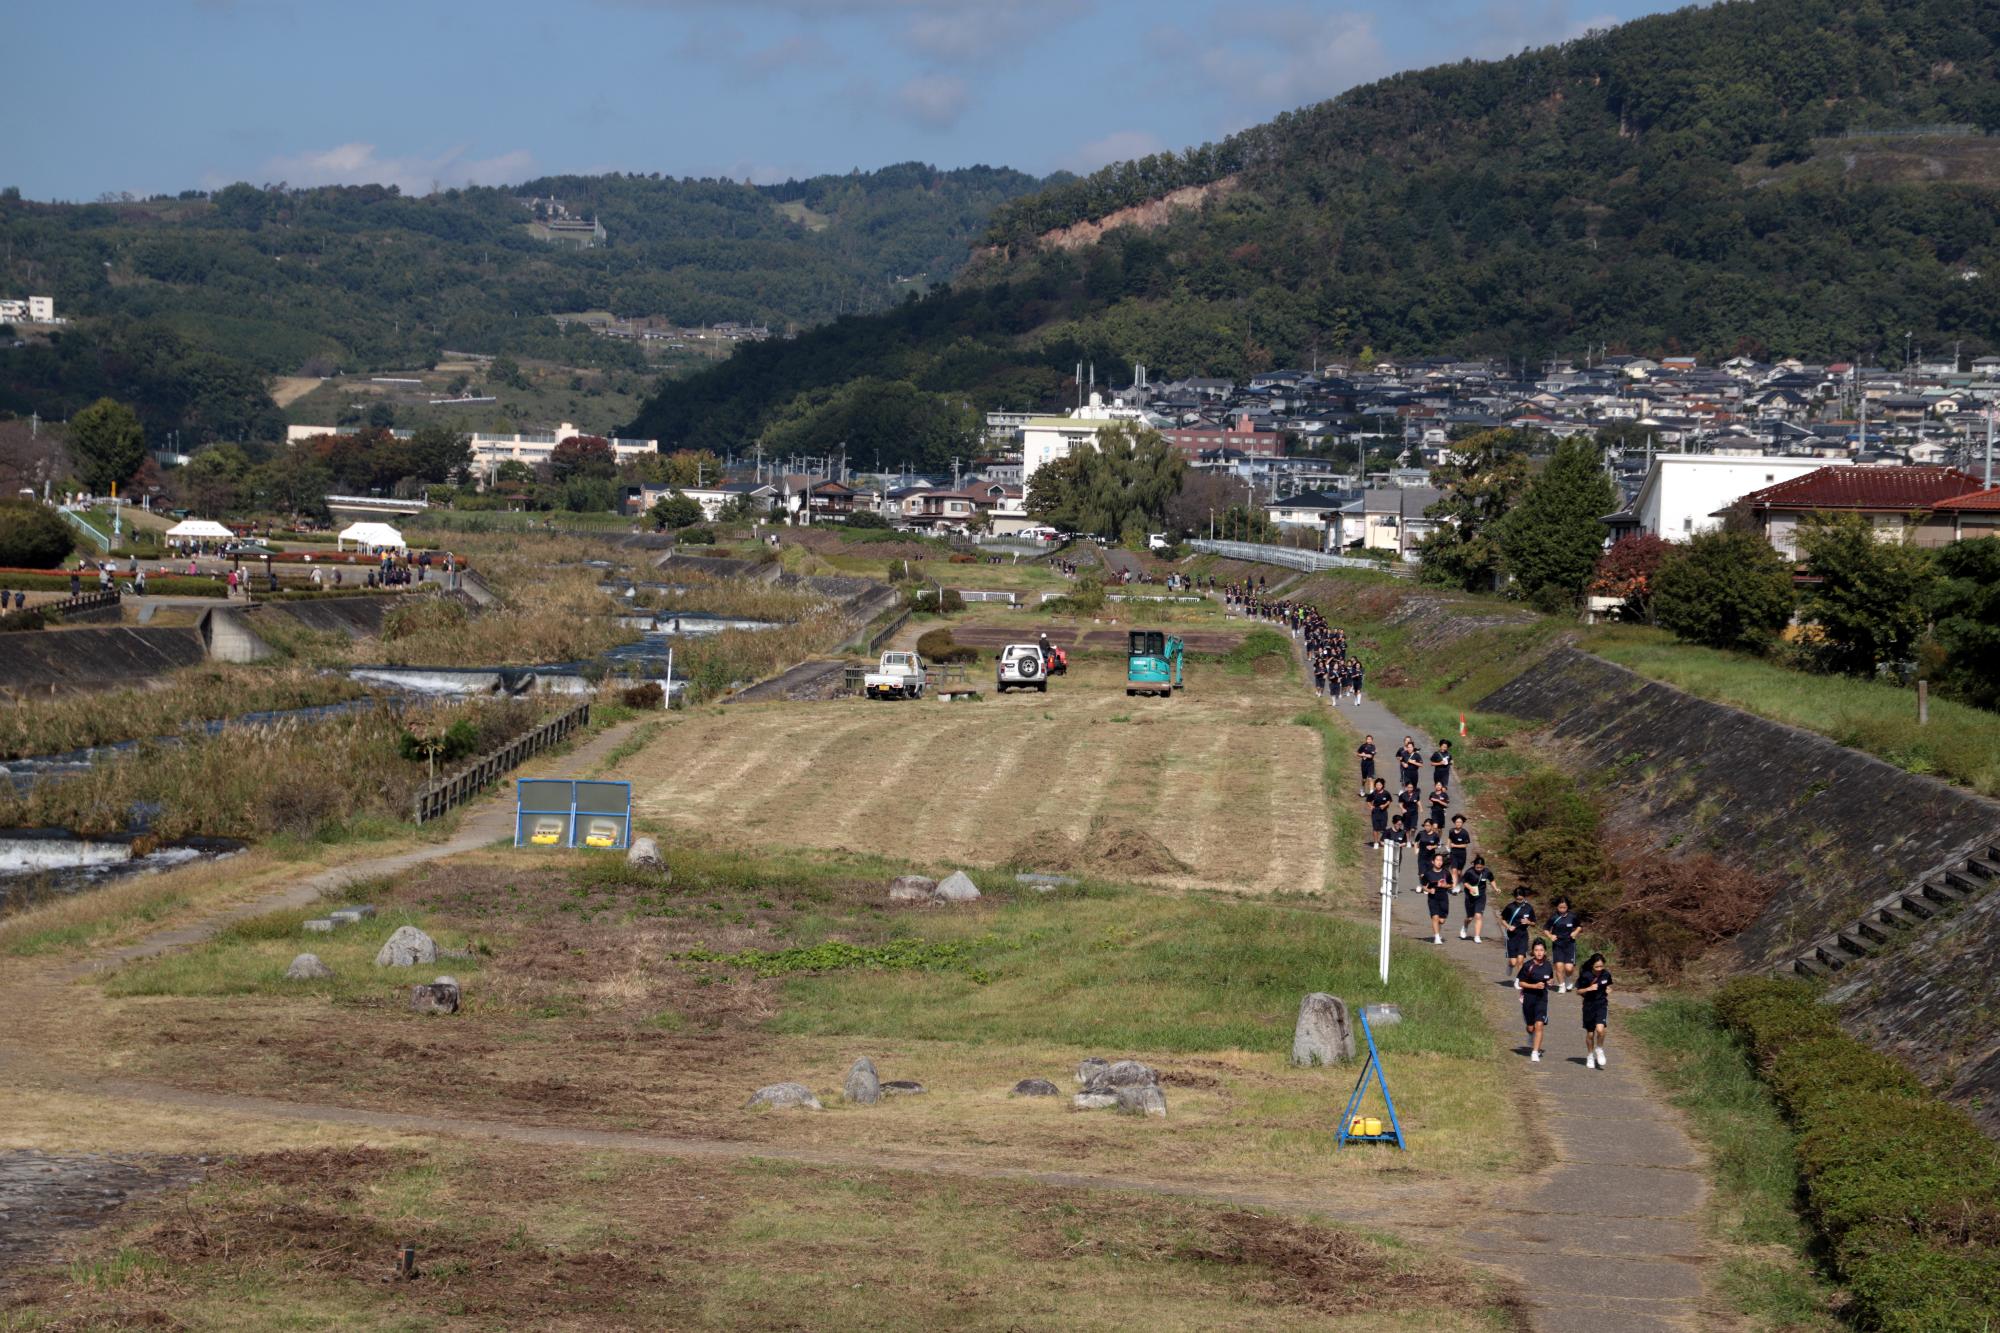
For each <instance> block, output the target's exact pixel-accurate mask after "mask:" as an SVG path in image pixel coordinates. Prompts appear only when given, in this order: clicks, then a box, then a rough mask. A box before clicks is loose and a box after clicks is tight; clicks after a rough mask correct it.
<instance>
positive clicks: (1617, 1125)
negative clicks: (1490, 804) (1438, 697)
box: [1331, 698, 1708, 1333]
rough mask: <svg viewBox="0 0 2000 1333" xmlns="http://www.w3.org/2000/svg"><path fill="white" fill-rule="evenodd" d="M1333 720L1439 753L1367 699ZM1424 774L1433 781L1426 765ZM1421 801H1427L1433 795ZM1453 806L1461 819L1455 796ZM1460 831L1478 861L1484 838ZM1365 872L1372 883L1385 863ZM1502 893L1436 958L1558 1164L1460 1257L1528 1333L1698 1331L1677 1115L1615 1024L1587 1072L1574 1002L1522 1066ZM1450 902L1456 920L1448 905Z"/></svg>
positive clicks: (1474, 1224)
mask: <svg viewBox="0 0 2000 1333" xmlns="http://www.w3.org/2000/svg"><path fill="white" fill-rule="evenodd" d="M1331 711H1332V712H1333V713H1334V715H1335V716H1337V717H1339V718H1340V720H1341V721H1342V722H1343V723H1345V724H1346V725H1347V726H1348V727H1349V728H1351V729H1352V730H1353V732H1354V735H1353V743H1354V744H1356V745H1359V744H1360V743H1361V737H1362V735H1363V734H1368V735H1373V736H1374V737H1375V743H1376V745H1377V746H1378V747H1379V749H1380V751H1381V753H1382V754H1383V755H1389V754H1391V753H1393V751H1394V750H1395V748H1396V747H1397V746H1398V745H1400V744H1401V743H1402V740H1403V737H1404V736H1406V735H1407V736H1414V737H1415V738H1416V739H1417V742H1418V744H1420V745H1422V746H1423V748H1424V756H1425V757H1426V758H1428V757H1429V756H1430V753H1431V750H1432V748H1433V746H1434V743H1435V739H1436V738H1434V737H1430V736H1426V735H1424V734H1423V733H1422V732H1421V731H1418V730H1416V729H1415V728H1414V727H1410V726H1408V725H1406V724H1405V723H1404V722H1403V720H1402V719H1401V718H1398V717H1397V716H1396V715H1395V714H1394V713H1391V712H1390V711H1389V710H1388V709H1387V708H1385V707H1383V706H1382V705H1381V704H1380V703H1379V702H1377V701H1376V700H1374V699H1372V698H1364V699H1363V700H1362V701H1361V703H1359V704H1358V705H1357V704H1342V705H1341V706H1340V707H1338V708H1335V709H1332V710H1331ZM1454 748H1457V747H1454ZM1461 764H1462V765H1463V766H1464V767H1468V768H1471V769H1474V770H1475V771H1476V770H1477V768H1478V764H1479V759H1478V753H1477V752H1476V751H1473V752H1471V753H1469V754H1466V755H1460V756H1454V775H1455V776H1456V774H1457V770H1458V768H1459V767H1460V766H1461ZM1346 771H1347V772H1349V773H1352V774H1354V779H1353V781H1354V784H1355V786H1354V789H1355V790H1356V791H1359V789H1360V769H1359V768H1358V766H1355V767H1349V768H1348V769H1347V770H1346ZM1424 772H1425V774H1426V775H1428V774H1429V772H1430V769H1429V766H1428V765H1426V766H1425V769H1424ZM1422 789H1423V790H1424V791H1429V790H1430V788H1429V785H1428V784H1423V788H1422ZM1452 796H1453V802H1452V806H1453V809H1452V813H1454V814H1456V813H1459V808H1458V807H1459V800H1458V798H1459V796H1460V792H1459V790H1458V789H1457V787H1456V785H1455V786H1454V790H1453V792H1452ZM1468 822H1471V823H1472V828H1473V836H1474V842H1473V846H1474V849H1475V850H1479V849H1480V848H1481V847H1482V845H1483V842H1482V840H1481V839H1480V837H1479V833H1480V825H1479V823H1478V822H1477V821H1468ZM1368 855H1369V856H1370V857H1371V858H1372V856H1373V855H1374V854H1373V853H1369V854H1368ZM1403 861H1404V864H1403V868H1402V878H1401V883H1400V884H1399V885H1398V886H1397V893H1396V905H1395V909H1394V913H1393V920H1394V923H1395V929H1396V932H1397V933H1398V934H1399V935H1400V936H1402V938H1403V939H1405V940H1407V941H1419V942H1422V946H1423V947H1426V948H1428V947H1430V945H1429V940H1430V933H1431V932H1430V917H1429V914H1428V913H1427V912H1426V911H1425V905H1424V899H1423V897H1422V895H1420V894H1418V893H1416V892H1415V891H1414V890H1415V886H1416V858H1415V857H1414V856H1408V855H1406V856H1405V857H1404V858H1403ZM1371 868H1372V870H1373V872H1374V875H1375V876H1379V874H1380V868H1381V865H1380V862H1373V863H1372V867H1371ZM1499 888H1500V891H1499V892H1498V893H1496V894H1493V895H1491V897H1490V901H1489V902H1488V909H1489V910H1488V912H1487V924H1486V929H1485V935H1486V943H1484V944H1481V945H1478V946H1474V945H1472V944H1470V943H1467V942H1465V941H1462V940H1460V939H1459V938H1458V927H1459V925H1460V922H1459V921H1457V920H1454V921H1453V922H1452V923H1451V924H1450V925H1448V926H1447V927H1446V930H1445V942H1444V943H1443V944H1442V945H1440V946H1438V947H1439V948H1440V949H1441V950H1442V951H1443V952H1444V953H1445V955H1446V956H1447V957H1448V958H1450V959H1451V960H1452V962H1454V963H1456V964H1458V965H1459V966H1460V967H1462V968H1464V969H1465V971H1466V972H1467V973H1468V974H1470V976H1471V977H1472V979H1473V981H1474V983H1475V985H1476V986H1477V988H1478V991H1479V993H1480V995H1481V996H1482V998H1483V1002H1484V1007H1485V1010H1486V1016H1487V1019H1488V1020H1489V1021H1490V1022H1491V1023H1492V1025H1493V1029H1494V1031H1495V1032H1496V1033H1497V1034H1498V1035H1499V1037H1500V1038H1501V1040H1502V1041H1503V1042H1504V1043H1505V1044H1506V1045H1507V1048H1508V1049H1509V1050H1510V1051H1512V1052H1514V1053H1515V1057H1516V1058H1517V1059H1518V1060H1519V1062H1520V1069H1519V1071H1518V1073H1517V1075H1516V1077H1518V1078H1519V1079H1523V1080H1526V1081H1527V1082H1528V1084H1529V1087H1530V1089H1531V1097H1530V1103H1531V1104H1532V1105H1533V1106H1534V1107H1535V1113H1536V1115H1537V1117H1538V1119H1539V1128H1540V1129H1541V1131H1542V1132H1543V1133H1544V1134H1545V1135H1546V1136H1547V1138H1548V1139H1549V1141H1550V1142H1551V1143H1552V1144H1553V1148H1554V1153H1553V1157H1554V1160H1553V1161H1552V1162H1551V1163H1550V1164H1549V1165H1548V1166H1547V1167H1545V1168H1544V1169H1542V1170H1540V1171H1537V1172H1535V1173H1533V1174H1531V1175H1524V1176H1523V1177H1522V1178H1521V1179H1520V1180H1519V1181H1518V1182H1516V1183H1514V1184H1512V1185H1509V1186H1507V1187H1506V1188H1504V1189H1502V1190H1501V1191H1500V1192H1499V1193H1498V1194H1496V1195H1495V1196H1494V1197H1493V1199H1492V1200H1491V1202H1490V1204H1489V1206H1488V1208H1487V1209H1486V1211H1485V1212H1484V1214H1483V1215H1482V1216H1480V1217H1478V1218H1476V1219H1473V1220H1471V1221H1469V1222H1468V1223H1467V1224H1466V1226H1465V1227H1464V1228H1463V1229H1462V1231H1461V1235H1462V1236H1463V1237H1464V1239H1465V1242H1466V1253H1467V1254H1468V1255H1469V1256H1470V1257H1472V1258H1475V1259H1478V1260H1481V1261H1483V1262H1486V1263H1490V1264H1493V1265H1495V1266H1497V1267H1500V1268H1502V1269H1505V1270H1507V1271H1509V1272H1511V1273H1513V1274H1514V1275H1516V1276H1517V1277H1518V1278H1519V1279H1520V1281H1521V1285H1522V1288H1523V1291H1524V1293H1525V1295H1526V1297H1527V1300H1528V1302H1529V1305H1530V1312H1531V1315H1532V1318H1533V1320H1534V1324H1535V1327H1536V1328H1537V1329H1546V1330H1551V1331H1553V1330H1563V1333H1570V1331H1571V1330H1574V1329H1576V1328H1578V1327H1597V1328H1606V1329H1616V1330H1618V1333H1652V1331H1653V1330H1691V1329H1696V1328H1700V1327H1703V1326H1704V1322H1705V1321H1704V1319H1703V1316H1702V1308H1703V1304H1702V1276H1703V1272H1702V1270H1703V1266H1704V1264H1705V1261H1706V1255H1705V1253H1704V1249H1705V1244H1704V1241H1703V1239H1702V1231H1701V1217H1700V1215H1701V1211H1702V1206H1703V1204H1704V1202H1705V1201H1706V1198H1707V1193H1708V1183H1707V1179H1706V1177H1705V1176H1704V1174H1703V1171H1702V1160H1701V1155H1700V1153H1699V1152H1698V1151H1697V1150H1696V1149H1695V1146H1694V1143H1693V1142H1692V1141H1691V1140H1690V1139H1689V1138H1688V1136H1687V1133H1686V1131H1685V1130H1683V1129H1682V1127H1681V1122H1680V1118H1679V1116H1678V1115H1677V1113H1676V1112H1675V1111H1673V1110H1672V1109H1671V1108H1669V1107H1667V1106H1665V1105H1664V1104H1663V1103H1662V1102H1661V1100H1660V1097H1659V1095H1658V1093H1657V1092H1655V1091H1654V1089H1653V1087H1652V1086H1651V1084H1650V1083H1649V1082H1648V1080H1647V1078H1646V1076H1645V1073H1644V1071H1643V1070H1642V1069H1641V1068H1640V1067H1639V1062H1638V1061H1637V1060H1636V1059H1635V1058H1634V1048H1633V1047H1632V1046H1631V1045H1630V1044H1627V1043H1625V1042H1623V1041H1621V1040H1620V1037H1621V1035H1622V1034H1620V1033H1619V1031H1618V1029H1617V1013H1616V1011H1615V1010H1614V1012H1613V1014H1612V1027H1611V1031H1610V1036H1609V1040H1608V1041H1607V1043H1606V1050H1607V1054H1608V1056H1609V1058H1610V1067H1609V1068H1606V1069H1590V1068H1587V1067H1586V1066H1585V1065H1584V1063H1583V1028H1582V1025H1581V1023H1582V1020H1581V1001H1580V1000H1579V999H1578V998H1577V996H1576V993H1575V992H1574V991H1572V992H1571V993H1569V994H1567V995H1556V996H1551V997H1550V999H1549V1023H1548V1027H1547V1029H1546V1030H1545V1031H1544V1034H1543V1038H1542V1062H1541V1063H1540V1064H1531V1063H1529V1061H1528V1058H1527V1050H1528V1045H1527V1037H1526V1034H1525V1032H1524V1031H1523V1029H1522V1024H1521V1004H1520V996H1519V995H1518V994H1517V993H1516V992H1515V990H1514V987H1513V981H1512V979H1511V978H1503V977H1502V973H1503V972H1504V971H1505V969H1506V964H1507V959H1506V953H1505V948H1506V946H1505V944H1504V943H1503V942H1502V941H1503V937H1504V932H1503V931H1502V930H1497V929H1495V927H1494V921H1495V918H1496V916H1497V914H1498V909H1499V908H1500V907H1501V906H1502V905H1504V904H1505V903H1506V902H1507V901H1508V900H1509V899H1510V898H1511V896H1512V885H1511V884H1507V883H1503V884H1502V885H1501V886H1499ZM1452 902H1453V906H1452V912H1453V915H1454V916H1455V917H1456V916H1458V915H1459V912H1460V909H1459V907H1458V900H1457V898H1454V899H1453V900H1452ZM1536 909H1537V913H1538V915H1539V916H1541V918H1542V919H1543V920H1546V919H1547V918H1548V908H1547V905H1546V904H1542V903H1537V904H1536Z"/></svg>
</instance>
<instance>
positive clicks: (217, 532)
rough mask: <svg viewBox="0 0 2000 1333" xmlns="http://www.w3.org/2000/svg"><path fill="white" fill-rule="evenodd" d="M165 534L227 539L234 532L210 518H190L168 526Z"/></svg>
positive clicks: (233, 534) (232, 535)
mask: <svg viewBox="0 0 2000 1333" xmlns="http://www.w3.org/2000/svg"><path fill="white" fill-rule="evenodd" d="M167 535H168V536H169V537H215V538H220V539H221V540H223V541H228V540H229V539H230V538H231V537H234V536H235V535H236V534H235V533H233V532H231V531H230V530H229V529H228V528H225V527H223V526H222V525H221V524H220V523H216V522H214V521H212V520H210V519H206V518H190V519H183V520H182V521H181V522H179V523H176V524H174V525H173V526H172V527H171V528H168V529H167Z"/></svg>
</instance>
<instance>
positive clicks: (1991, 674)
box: [1931, 537, 2000, 708]
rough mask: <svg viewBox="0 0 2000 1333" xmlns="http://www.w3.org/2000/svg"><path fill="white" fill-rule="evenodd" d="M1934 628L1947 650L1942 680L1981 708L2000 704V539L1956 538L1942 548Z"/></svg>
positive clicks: (1943, 683) (1946, 686) (1958, 694)
mask: <svg viewBox="0 0 2000 1333" xmlns="http://www.w3.org/2000/svg"><path fill="white" fill-rule="evenodd" d="M1937 566H1938V573H1939V574H1940V575H1941V576H1942V577H1941V581H1940V582H1939V584H1938V586H1937V589H1936V592H1935V595H1934V596H1933V598H1932V602H1931V610H1932V616H1933V626H1932V631H1931V632H1932V634H1933V635H1934V636H1935V638H1936V640H1937V646H1938V647H1939V648H1940V649H1942V650H1943V651H1944V654H1945V659H1944V672H1943V675H1942V677H1941V678H1940V681H1939V683H1940V684H1941V685H1943V686H1944V687H1945V688H1946V689H1947V690H1949V691H1951V693H1953V694H1955V695H1957V696H1958V697H1959V698H1961V699H1964V700H1965V701H1966V702H1968V703H1974V704H1977V705H1979V706H1980V707H1981V708H1992V707H1994V706H1995V705H1996V704H2000V540H1996V539H1994V538H1991V537H1981V538H1975V539H1973V540H1971V541H1958V542H1953V543H1952V544H1951V545H1949V546H1946V547H1943V548H1941V549H1940V550H1939V551H1938V553H1937Z"/></svg>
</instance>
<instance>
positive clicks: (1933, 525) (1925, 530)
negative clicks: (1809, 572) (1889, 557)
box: [1717, 466, 1982, 560]
mask: <svg viewBox="0 0 2000 1333" xmlns="http://www.w3.org/2000/svg"><path fill="white" fill-rule="evenodd" d="M1981 489H1982V488H1981V486H1980V483H1979V479H1978V478H1977V477H1974V476H1972V475H1971V474H1970V473H1966V472H1961V471H1959V470H1958V469H1957V468H1951V467H1840V466H1835V467H1822V468H1816V469H1814V470H1813V471H1811V472H1808V473H1806V474H1805V475H1804V476H1798V477H1792V478H1789V479H1787V480H1785V481H1781V482H1779V483H1777V484H1776V485H1774V486H1766V487H1764V488H1763V489H1761V490H1756V491H1752V492H1750V493H1749V494H1748V495H1745V496H1744V497H1742V499H1741V500H1739V501H1737V504H1736V507H1738V508H1740V509H1741V510H1742V511H1743V512H1744V513H1746V514H1748V515H1749V517H1750V519H1751V521H1752V522H1754V523H1755V524H1756V525H1757V528H1758V530H1759V531H1760V532H1762V533H1763V534H1764V536H1765V538H1766V539H1767V540H1768V541H1769V542H1770V543H1771V545H1772V547H1773V548H1775V549H1776V550H1777V552H1778V553H1779V554H1780V555H1782V556H1784V557H1785V558H1786V559H1788V560H1796V559H1798V556H1799V547H1798V528H1799V523H1800V521H1801V520H1803V519H1804V518H1806V516H1808V515H1810V514H1823V513H1847V514H1860V515H1862V516H1863V517H1865V518H1866V519H1867V520H1868V521H1869V523H1870V524H1871V525H1872V526H1873V527H1874V529H1875V535H1876V537H1877V538H1878V539H1880V540H1882V541H1898V542H1909V543H1911V544H1913V545H1918V546H1942V545H1945V544H1946V543H1947V542H1949V541H1951V540H1952V537H1951V535H1950V534H1951V532H1952V531H1953V530H1954V524H1940V523H1938V522H1936V521H1934V520H1933V519H1932V517H1931V515H1932V511H1934V510H1935V509H1936V508H1937V507H1938V506H1939V505H1940V504H1942V503H1943V502H1945V501H1948V500H1955V499H1958V498H1960V497H1962V496H1969V495H1972V494H1974V493H1976V492H1978V491H1980V490H1981ZM1720 516H1721V515H1720V514H1719V513H1718V514H1717V517H1720Z"/></svg>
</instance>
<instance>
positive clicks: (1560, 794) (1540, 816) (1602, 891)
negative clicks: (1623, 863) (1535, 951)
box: [1500, 772, 1618, 918]
mask: <svg viewBox="0 0 2000 1333" xmlns="http://www.w3.org/2000/svg"><path fill="white" fill-rule="evenodd" d="M1506 810H1507V832H1506V836H1505V839H1504V840H1503V841H1502V843H1501V846H1500V850H1501V852H1502V853H1503V854H1504V855H1505V856H1506V857H1507V859H1508V860H1510V861H1512V862H1513V863H1514V866H1515V868H1516V869H1517V870H1518V871H1519V872H1520V875H1521V878H1522V879H1523V880H1524V881H1526V882H1527V883H1528V884H1530V885H1532V886H1533V887H1534V889H1535V891H1536V892H1537V893H1539V894H1540V895H1541V897H1542V901H1543V902H1552V901H1554V900H1555V899H1556V898H1558V897H1566V898H1568V899H1569V900H1570V903H1571V905H1572V906H1573V907H1575V908H1576V910H1577V912H1578V913H1579V914H1580V915H1582V916H1584V917H1586V918H1588V917H1592V916H1597V915H1600V914H1602V913H1604V912H1607V911H1609V910H1610V909H1611V908H1613V907H1615V906H1616V905H1617V903H1618V871H1617V868H1616V867H1614V866H1613V865H1612V864H1611V858H1610V856H1609V855H1608V854H1607V853H1606V852H1605V850H1604V836H1603V820H1602V819H1601V818H1600V816H1599V815H1598V811H1597V806H1596V804H1595V803H1593V802H1592V801H1591V799H1590V798H1589V797H1587V796H1585V795H1584V794H1583V793H1582V792H1580V791H1578V790H1577V789H1576V784H1575V783H1574V782H1571V781H1570V780H1569V779H1568V778H1567V777H1565V776H1564V775H1563V774H1561V773H1555V772H1543V773H1537V774H1535V775H1533V776H1532V777H1528V778H1524V779H1523V780H1522V781H1521V782H1519V783H1517V784H1516V785H1515V787H1514V790H1513V791H1512V792H1511V793H1510V794H1509V796H1508V798H1507V806H1506Z"/></svg>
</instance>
